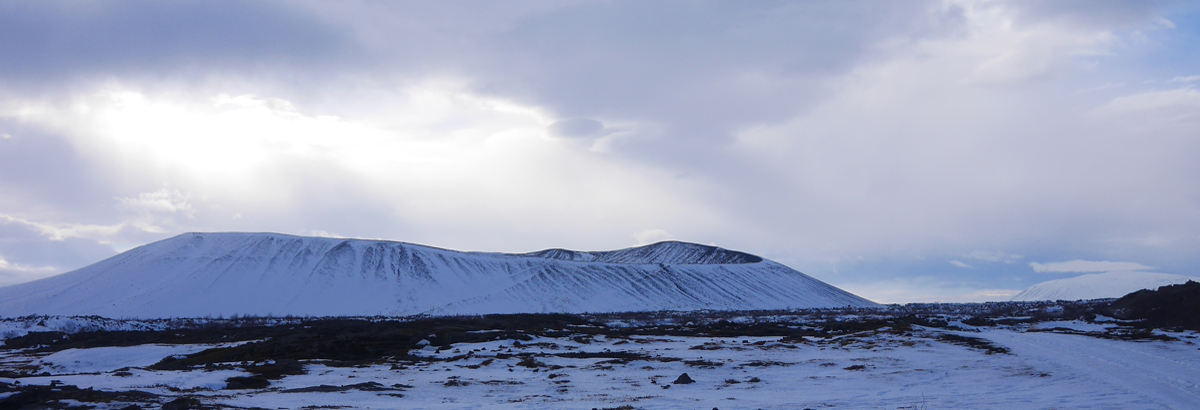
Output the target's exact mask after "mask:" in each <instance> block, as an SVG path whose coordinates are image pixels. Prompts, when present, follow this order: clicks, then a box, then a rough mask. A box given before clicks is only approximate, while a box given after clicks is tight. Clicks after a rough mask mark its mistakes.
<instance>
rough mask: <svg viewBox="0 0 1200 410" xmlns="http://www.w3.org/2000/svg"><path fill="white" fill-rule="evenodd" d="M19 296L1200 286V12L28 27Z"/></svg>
mask: <svg viewBox="0 0 1200 410" xmlns="http://www.w3.org/2000/svg"><path fill="white" fill-rule="evenodd" d="M0 56H3V57H0V285H7V284H15V283H21V282H26V281H30V280H35V279H38V278H42V277H46V276H49V275H54V274H57V273H62V272H66V271H69V270H72V269H76V268H79V267H82V266H86V265H88V264H91V263H93V262H96V261H99V260H101V259H104V258H106V257H109V256H112V255H114V254H116V253H117V252H121V251H125V250H128V249H130V248H132V247H136V246H139V245H142V244H146V243H150V242H153V241H156V240H160V239H165V238H168V237H171V236H174V235H178V234H180V233H184V232H194V231H246V232H280V233H288V234H297V235H316V236H337V237H354V238H378V239H390V240H399V241H405V242H414V243H421V244H427V245H433V246H439V247H444V248H451V249H459V250H474V251H499V252H528V251H534V250H539V249H545V248H570V249H578V250H607V249H617V248H624V247H630V246H636V245H639V244H647V243H652V242H655V241H659V240H667V239H671V240H682V241H689V242H697V243H703V244H712V245H717V246H721V247H725V248H729V249H736V250H741V251H746V252H750V253H754V254H757V255H761V256H764V257H767V258H770V259H773V260H776V261H778V262H781V263H784V264H786V265H788V266H791V267H793V268H795V269H797V270H800V271H802V272H805V273H807V274H809V275H811V276H814V277H816V278H818V279H821V280H823V281H826V282H829V283H831V284H833V285H835V286H839V287H842V288H843V289H846V290H848V291H851V292H854V293H857V294H859V295H862V296H864V297H867V298H870V299H872V300H875V301H879V302H886V303H903V302H924V301H951V302H957V301H985V300H1007V299H1008V298H1010V297H1011V296H1013V295H1015V294H1016V293H1018V292H1020V291H1021V290H1022V289H1025V288H1027V287H1029V286H1031V285H1033V284H1036V283H1039V282H1043V281H1047V280H1053V279H1063V278H1067V277H1072V276H1077V275H1080V274H1083V273H1090V272H1105V271H1142V272H1163V273H1172V274H1180V275H1187V276H1200V271H1198V270H1200V251H1198V250H1200V177H1198V175H1200V161H1197V158H1200V90H1197V86H1200V5H1197V4H1196V3H1195V2H1183V1H1181V2H1172V1H1116V0H1087V1H1085V0H1061V1H1034V0H1028V1H1025V0H1020V1H982V0H940V1H920V0H911V1H909V0H902V1H889V2H876V1H798V2H796V1H786V2H772V1H760V2H710V1H655V2H645V1H545V2H542V1H516V2H490V1H478V2H472V1H466V2H462V1H438V2H367V1H341V2H318V1H245V2H242V1H239V2H234V1H221V0H217V1H189V0H183V1H172V2H161V1H120V2H118V1H99V2H92V1H22V0H14V1H6V2H2V3H0Z"/></svg>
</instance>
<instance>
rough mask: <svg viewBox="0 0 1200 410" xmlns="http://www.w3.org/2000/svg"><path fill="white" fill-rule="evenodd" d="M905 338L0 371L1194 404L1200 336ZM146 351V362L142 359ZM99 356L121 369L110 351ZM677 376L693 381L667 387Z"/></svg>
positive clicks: (275, 394)
mask: <svg viewBox="0 0 1200 410" xmlns="http://www.w3.org/2000/svg"><path fill="white" fill-rule="evenodd" d="M910 334H911V336H908V335H900V334H897V333H893V332H886V331H885V332H867V333H862V334H857V335H848V336H838V337H834V338H832V339H824V338H811V339H805V340H800V341H788V340H782V339H780V338H777V337H656V336H634V337H631V338H629V339H618V338H596V340H595V341H593V342H590V343H586V344H584V343H578V342H576V341H574V340H572V339H571V338H569V337H563V338H549V337H537V338H535V339H534V340H532V341H529V342H524V343H523V345H522V346H520V347H518V346H516V345H514V344H513V343H512V341H511V340H497V341H489V342H480V343H459V344H454V345H453V346H452V347H451V348H449V349H446V350H442V351H433V352H428V355H430V356H438V357H442V358H447V357H451V356H457V355H463V354H466V353H471V355H470V356H469V357H466V358H464V359H461V360H457V361H441V362H417V363H406V362H396V363H381V364H371V365H364V366H342V367H334V366H330V365H327V364H326V363H323V362H319V361H314V362H307V363H306V368H307V370H308V372H307V374H304V375H293V376H287V377H285V378H283V379H282V380H275V381H272V382H271V386H270V387H269V388H267V389H255V390H223V388H224V387H225V385H226V383H225V379H226V378H228V377H231V376H249V374H248V373H247V372H245V371H243V370H240V369H224V370H222V369H215V370H206V369H196V370H183V371H161V370H148V369H141V368H133V369H131V370H129V371H128V373H125V374H124V375H119V374H115V373H111V372H108V373H101V374H78V373H76V374H69V373H64V372H56V371H54V370H53V369H51V370H50V373H51V374H49V375H45V376H38V377H24V378H21V379H19V380H18V379H6V378H3V377H0V382H4V383H14V382H16V381H20V382H21V383H22V384H25V385H48V384H50V383H52V382H53V381H55V380H57V381H61V382H62V383H64V384H67V385H75V386H78V387H79V388H84V389H86V388H94V389H96V390H102V391H127V390H141V391H146V392H150V393H154V394H160V395H163V396H164V397H163V398H162V399H161V401H164V402H165V401H168V400H171V399H173V398H174V397H177V396H180V395H184V394H186V395H189V396H192V397H196V398H198V399H200V400H201V401H202V402H204V403H205V404H208V405H212V406H215V407H221V408H229V407H235V406H236V407H237V408H252V407H254V408H270V409H276V408H279V409H299V408H316V407H327V408H334V407H336V408H361V409H394V408H405V409H461V408H489V409H492V408H495V409H547V408H563V409H589V408H616V407H619V406H623V405H629V406H633V407H634V408H638V409H647V410H655V409H664V410H665V409H708V408H714V407H717V408H721V409H772V410H783V409H803V408H812V409H923V408H929V409H1180V410H1182V409H1196V408H1200V383H1198V382H1197V381H1200V365H1198V363H1200V361H1198V360H1197V358H1198V357H1200V351H1198V350H1197V347H1196V344H1195V341H1196V340H1197V333H1196V332H1190V331H1189V332H1182V333H1172V335H1173V336H1174V337H1176V338H1178V339H1179V340H1176V341H1161V340H1156V341H1150V342H1133V341H1121V340H1108V339H1103V338H1095V337H1089V336H1083V335H1073V334H1060V333H1051V332H1025V331H1021V330H1020V329H1016V328H986V329H983V330H982V331H980V332H957V331H949V330H938V329H929V328H922V327H920V326H915V327H914V328H913V330H912V332H910ZM942 334H954V335H959V336H965V337H976V338H981V339H984V340H987V341H989V342H991V343H993V344H995V345H997V346H1002V347H1005V348H1007V349H1010V351H1011V353H1009V354H986V353H984V352H982V351H980V350H978V349H972V348H969V347H965V346H961V345H955V344H950V343H946V342H944V341H942V340H941V339H940V338H939V337H938V336H940V335H942ZM697 347H700V348H697ZM143 348H146V347H144V346H143V347H138V348H135V349H143ZM113 352H115V351H113V350H105V351H100V350H96V351H95V352H94V353H95V354H97V355H104V354H111V353H113ZM143 352H144V353H145V354H146V357H149V356H152V355H151V353H152V352H151V351H150V350H145V351H143ZM585 352H587V353H598V352H628V353H635V354H639V355H641V357H642V358H640V359H635V360H610V359H606V358H603V357H599V358H570V357H563V356H555V355H558V354H562V353H585ZM501 353H506V354H507V356H505V357H501V356H500V354H501ZM26 354H27V353H25V352H20V351H0V368H6V367H12V366H11V365H10V366H4V365H3V363H20V362H22V361H23V360H28V359H24V358H23V356H24V355H26ZM521 354H532V355H534V356H533V357H536V360H537V361H538V362H542V363H544V364H545V365H546V366H548V367H541V368H536V369H533V368H527V367H523V366H521V365H519V362H521V361H522V360H523V359H524V357H525V356H520V355H521ZM543 354H545V355H544V356H543ZM668 359H669V360H668ZM98 360H105V361H112V362H113V363H114V365H115V363H118V362H120V359H119V358H116V357H113V358H99V359H98ZM141 362H142V363H144V362H145V361H141ZM557 366H561V367H557ZM109 367H111V366H109ZM681 373H687V374H688V375H689V377H691V378H692V379H694V380H695V383H693V384H686V385H679V384H672V381H673V380H674V379H675V378H676V377H678V376H679V375H680V374H681ZM451 381H454V383H450V382H451ZM359 383H377V386H379V388H380V389H379V390H378V391H366V390H361V389H349V390H346V391H338V392H325V393H322V392H289V391H288V389H300V388H306V387H313V386H346V385H352V384H359ZM664 386H669V388H664ZM181 392H182V393H181ZM111 408H119V407H117V406H114V407H111Z"/></svg>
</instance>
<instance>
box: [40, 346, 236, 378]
mask: <svg viewBox="0 0 1200 410" xmlns="http://www.w3.org/2000/svg"><path fill="white" fill-rule="evenodd" d="M239 344H241V343H229V344H223V345H208V344H181V345H165V344H148V345H139V346H110V347H93V348H87V349H67V350H63V351H61V352H55V353H53V354H50V355H48V356H45V357H42V358H40V359H37V360H36V361H34V362H32V365H34V366H37V367H38V368H39V370H38V372H52V373H55V374H75V373H99V372H111V371H114V370H117V369H120V368H124V367H147V366H150V365H153V364H155V363H158V362H159V361H160V360H162V359H163V358H164V357H169V356H184V355H189V354H192V353H196V352H199V351H201V350H205V349H211V348H214V347H230V346H236V345H239Z"/></svg>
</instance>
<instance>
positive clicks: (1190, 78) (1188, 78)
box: [1171, 75, 1200, 83]
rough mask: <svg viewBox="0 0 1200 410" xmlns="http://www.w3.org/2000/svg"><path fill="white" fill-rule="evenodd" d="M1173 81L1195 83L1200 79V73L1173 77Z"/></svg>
mask: <svg viewBox="0 0 1200 410" xmlns="http://www.w3.org/2000/svg"><path fill="white" fill-rule="evenodd" d="M1171 81H1173V82H1180V83H1194V82H1197V81H1200V75H1189V76H1179V77H1175V78H1173V79H1171Z"/></svg>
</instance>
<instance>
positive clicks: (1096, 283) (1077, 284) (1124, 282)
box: [1012, 272, 1200, 301]
mask: <svg viewBox="0 0 1200 410" xmlns="http://www.w3.org/2000/svg"><path fill="white" fill-rule="evenodd" d="M1189 280H1196V281H1200V279H1197V278H1192V277H1187V276H1182V275H1172V274H1167V273H1155V272H1106V273H1092V274H1087V275H1082V276H1077V277H1074V278H1068V279H1058V280H1051V281H1046V282H1042V283H1039V284H1036V285H1033V286H1030V287H1029V289H1025V291H1024V292H1021V293H1019V294H1017V296H1014V297H1013V299H1012V300H1023V301H1027V300H1080V299H1100V298H1119V297H1121V296H1125V295H1126V294H1129V293H1130V292H1135V291H1138V290H1142V289H1158V287H1159V286H1166V285H1174V284H1178V283H1186V282H1187V281H1189Z"/></svg>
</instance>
